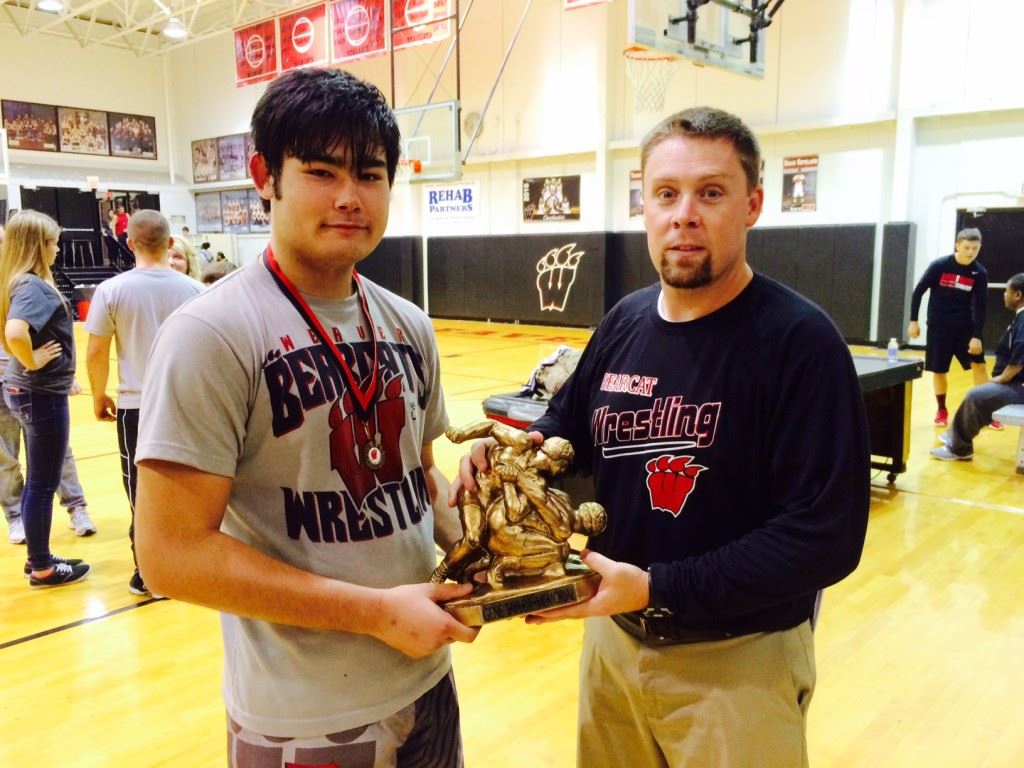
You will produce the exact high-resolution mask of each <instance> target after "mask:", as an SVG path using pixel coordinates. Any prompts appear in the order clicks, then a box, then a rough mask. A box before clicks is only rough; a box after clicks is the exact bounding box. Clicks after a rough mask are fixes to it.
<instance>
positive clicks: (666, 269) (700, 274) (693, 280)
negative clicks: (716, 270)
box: [658, 258, 711, 288]
mask: <svg viewBox="0 0 1024 768" xmlns="http://www.w3.org/2000/svg"><path fill="white" fill-rule="evenodd" d="M658 271H659V273H660V274H661V280H662V282H663V283H665V284H666V285H669V286H671V287H672V288H703V287H704V286H705V285H709V284H710V283H711V259H709V258H705V259H704V260H703V261H702V262H701V263H700V264H698V265H697V266H696V267H694V268H693V269H681V268H679V267H670V266H668V264H666V262H665V260H664V259H663V260H662V262H661V269H660V270H658Z"/></svg>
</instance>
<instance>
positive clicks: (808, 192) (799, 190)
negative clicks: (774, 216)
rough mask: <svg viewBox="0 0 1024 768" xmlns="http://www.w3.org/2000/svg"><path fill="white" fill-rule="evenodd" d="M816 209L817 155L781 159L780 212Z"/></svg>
mask: <svg viewBox="0 0 1024 768" xmlns="http://www.w3.org/2000/svg"><path fill="white" fill-rule="evenodd" d="M817 209H818V156H817V155H803V156H801V157H784V158H783V159H782V212H783V213H788V212H792V211H816V210H817Z"/></svg>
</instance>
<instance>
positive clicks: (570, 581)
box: [431, 420, 607, 626]
mask: <svg viewBox="0 0 1024 768" xmlns="http://www.w3.org/2000/svg"><path fill="white" fill-rule="evenodd" d="M445 435H446V436H447V437H448V439H449V440H451V441H452V442H453V443H461V442H464V441H466V440H473V439H476V438H482V437H493V438H494V439H495V440H496V441H497V444H496V445H492V446H490V447H489V448H488V449H487V459H488V463H489V465H490V468H489V469H488V470H487V471H484V472H478V473H477V475H476V483H477V490H476V491H467V492H465V493H464V494H463V496H462V498H461V499H460V502H459V517H460V520H461V522H462V532H463V533H462V538H461V539H460V540H459V541H458V542H456V544H455V546H453V547H452V549H451V551H450V552H449V553H448V554H447V555H446V556H445V558H444V560H443V561H442V562H441V564H440V565H438V566H437V568H436V569H435V570H434V573H433V575H432V576H431V581H434V582H437V583H441V582H443V581H445V580H446V579H452V580H453V581H460V582H468V581H471V580H473V577H474V575H475V574H477V573H479V572H480V571H486V583H485V584H481V585H480V586H479V587H477V589H476V590H474V592H473V593H472V594H471V595H470V596H469V597H467V598H464V599H462V600H457V601H454V602H452V603H448V604H447V605H446V606H445V607H446V608H447V609H448V610H449V612H451V613H452V614H453V615H455V616H456V618H458V619H459V620H460V621H462V622H463V623H464V624H468V625H471V626H479V625H480V624H483V623H486V622H488V621H494V620H497V619H502V618H508V617H510V616H517V615H522V614H526V613H532V612H536V611H540V610H544V609H546V608H554V607H556V606H558V605H568V604H571V603H576V602H580V601H581V600H586V599H587V598H589V597H591V596H592V595H593V594H594V592H596V591H597V583H598V582H599V581H600V577H599V576H598V575H597V574H595V573H592V572H590V571H589V570H588V569H587V568H586V566H584V565H583V564H582V563H581V562H580V561H579V558H576V557H571V551H570V548H569V543H568V541H569V537H570V536H572V534H574V533H583V534H586V535H588V536H593V535H595V534H598V533H600V532H601V531H603V530H604V527H605V524H606V522H607V516H606V514H605V510H604V507H602V506H601V505H600V504H598V503H596V502H593V501H589V502H585V503H583V504H580V506H579V507H578V508H573V506H572V501H571V499H570V498H569V495H568V494H567V493H565V492H564V491H561V490H559V489H557V488H551V487H549V484H548V478H551V477H555V476H557V475H560V474H562V473H563V472H565V471H566V470H567V469H568V468H569V466H570V465H571V464H572V461H573V458H574V452H573V449H572V445H571V444H570V443H569V441H568V440H565V439H563V438H560V437H549V438H548V439H547V440H545V441H544V442H543V443H542V444H541V445H539V446H537V445H534V443H533V440H532V439H531V437H530V435H529V434H527V433H526V432H524V431H523V430H521V429H516V428H515V427H511V426H508V425H506V424H501V423H499V422H496V421H491V420H483V421H479V422H475V423H473V424H470V425H468V426H466V427H463V428H461V429H458V428H455V427H448V428H446V429H445Z"/></svg>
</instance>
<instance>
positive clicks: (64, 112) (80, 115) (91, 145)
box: [57, 107, 110, 155]
mask: <svg viewBox="0 0 1024 768" xmlns="http://www.w3.org/2000/svg"><path fill="white" fill-rule="evenodd" d="M57 129H58V131H59V132H60V151H61V152H74V153H75V154H79V155H109V154H110V139H109V135H108V133H107V131H108V128H107V113H106V112H100V111H99V110H96V109H76V108H74V107H57Z"/></svg>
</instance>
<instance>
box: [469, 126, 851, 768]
mask: <svg viewBox="0 0 1024 768" xmlns="http://www.w3.org/2000/svg"><path fill="white" fill-rule="evenodd" d="M641 169H642V174H643V195H644V225H645V228H646V230H647V244H648V250H649V251H650V255H651V259H652V261H653V263H654V266H655V268H656V269H657V270H658V273H659V275H660V281H659V282H658V283H656V284H654V285H652V286H650V287H648V288H644V289H641V290H640V291H637V292H635V293H633V294H631V295H630V296H627V297H626V298H625V299H623V300H622V301H621V302H620V303H619V304H618V305H617V306H616V307H614V308H613V309H612V310H611V312H609V314H608V315H607V316H606V317H605V318H604V320H602V322H601V324H600V326H599V328H598V329H597V331H596V333H595V334H594V337H593V338H592V339H591V341H590V343H589V344H588V345H587V348H586V350H585V351H584V353H583V356H582V358H581V360H580V363H579V366H578V367H577V369H576V371H575V372H574V373H573V375H572V376H571V377H570V378H569V380H568V381H567V382H566V384H565V385H564V387H563V388H562V389H561V390H560V391H559V393H558V394H557V395H556V396H555V398H554V399H553V400H552V401H551V403H550V405H549V407H548V410H547V412H546V414H545V415H544V416H543V417H542V418H541V419H540V420H539V421H537V423H535V424H534V425H533V429H534V430H536V431H537V432H539V433H540V435H543V436H545V437H551V436H556V435H557V436H561V437H565V438H568V439H569V440H570V441H571V442H572V444H573V447H574V449H575V451H576V457H577V463H578V464H580V465H582V466H583V468H585V469H586V468H589V469H592V470H593V472H594V481H595V489H596V500H597V501H598V502H599V503H601V504H602V505H604V507H605V509H606V510H607V515H608V525H607V528H606V530H605V531H604V532H603V533H601V534H600V535H598V536H594V537H592V538H591V539H590V542H589V551H586V552H585V553H584V560H585V562H586V563H587V565H588V566H589V567H590V568H592V569H593V570H595V571H597V572H598V573H600V574H601V577H602V581H601V587H600V589H599V591H598V593H597V594H596V595H595V596H594V597H593V598H592V599H591V600H589V601H587V602H585V603H581V604H578V605H575V606H570V607H565V608H560V609H555V610H553V611H549V612H546V613H544V614H541V615H538V616H534V617H530V618H529V619H528V621H530V622H531V623H535V622H539V621H547V620H553V619H561V618H586V623H585V627H586V629H585V635H584V647H583V655H582V660H581V663H580V710H579V742H578V754H577V764H578V765H580V766H586V768H614V767H616V766H624V765H628V766H631V768H655V767H658V768H665V766H684V765H685V766H691V765H692V766H711V765H716V766H717V765H736V766H738V765H756V766H758V767H759V768H799V766H801V765H804V766H806V765H807V747H806V737H805V728H806V716H807V708H808V705H809V703H810V698H811V694H812V692H813V690H814V684H815V672H814V643H813V636H812V634H811V617H812V614H813V611H814V603H815V597H816V595H817V593H818V591H819V590H820V589H822V588H824V587H826V586H828V585H830V584H834V583H835V582H837V581H839V580H840V579H842V578H844V577H845V576H846V575H847V574H849V573H850V572H851V571H853V569H854V568H856V566H857V563H858V561H859V559H860V555H861V549H862V547H863V543H864V534H865V529H866V526H867V513H868V503H869V455H868V454H869V448H868V437H867V429H866V425H865V417H864V406H863V399H862V397H861V394H860V388H859V386H858V383H857V377H856V373H855V371H854V367H853V362H852V360H851V359H850V354H849V351H848V349H847V347H846V344H845V343H844V341H843V339H842V337H841V336H840V334H839V332H838V331H837V329H836V327H835V325H834V324H833V323H832V322H831V321H830V320H829V319H828V317H826V316H825V315H824V314H823V313H822V311H821V310H820V309H819V308H817V307H816V306H814V305H813V304H811V303H810V302H809V301H807V300H806V299H804V298H803V297H801V296H799V295H797V294H796V293H794V292H793V291H791V290H790V289H788V288H786V287H784V286H782V285H780V284H778V283H776V282H774V281H772V280H769V279H768V278H766V277H763V276H761V275H756V274H754V273H753V272H752V270H751V269H750V267H749V265H748V264H747V260H746V238H747V230H748V229H749V228H750V227H752V226H753V225H754V223H755V222H756V221H757V219H758V217H759V215H760V213H761V207H762V203H763V190H762V188H761V187H760V186H759V184H758V174H759V170H760V152H759V149H758V146H757V141H756V139H755V138H754V136H753V134H752V133H751V132H750V129H749V128H747V126H746V125H744V124H743V123H742V122H741V121H740V120H739V119H738V118H736V117H734V116H733V115H729V114H727V113H724V112H721V111H718V110H714V109H709V108H697V109H690V110H686V111H684V112H681V113H679V114H677V115H673V116H672V117H670V118H668V119H666V120H665V121H664V122H662V123H661V124H660V125H659V126H657V127H656V128H655V129H654V130H653V131H652V132H651V133H650V134H648V136H647V138H645V140H644V142H643V145H642V148H641ZM540 435H536V437H535V439H539V437H540ZM483 448H484V444H477V445H476V446H474V449H473V452H472V453H471V454H470V457H469V459H468V460H466V461H464V462H463V466H462V467H461V468H460V481H459V483H457V484H456V486H454V487H455V488H456V492H457V490H458V485H459V484H462V485H464V486H466V487H473V486H474V485H475V483H474V481H473V476H472V471H471V469H472V468H473V467H476V468H478V469H479V468H481V467H482V466H485V465H486V464H485V459H484V456H483V453H482V450H483Z"/></svg>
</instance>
